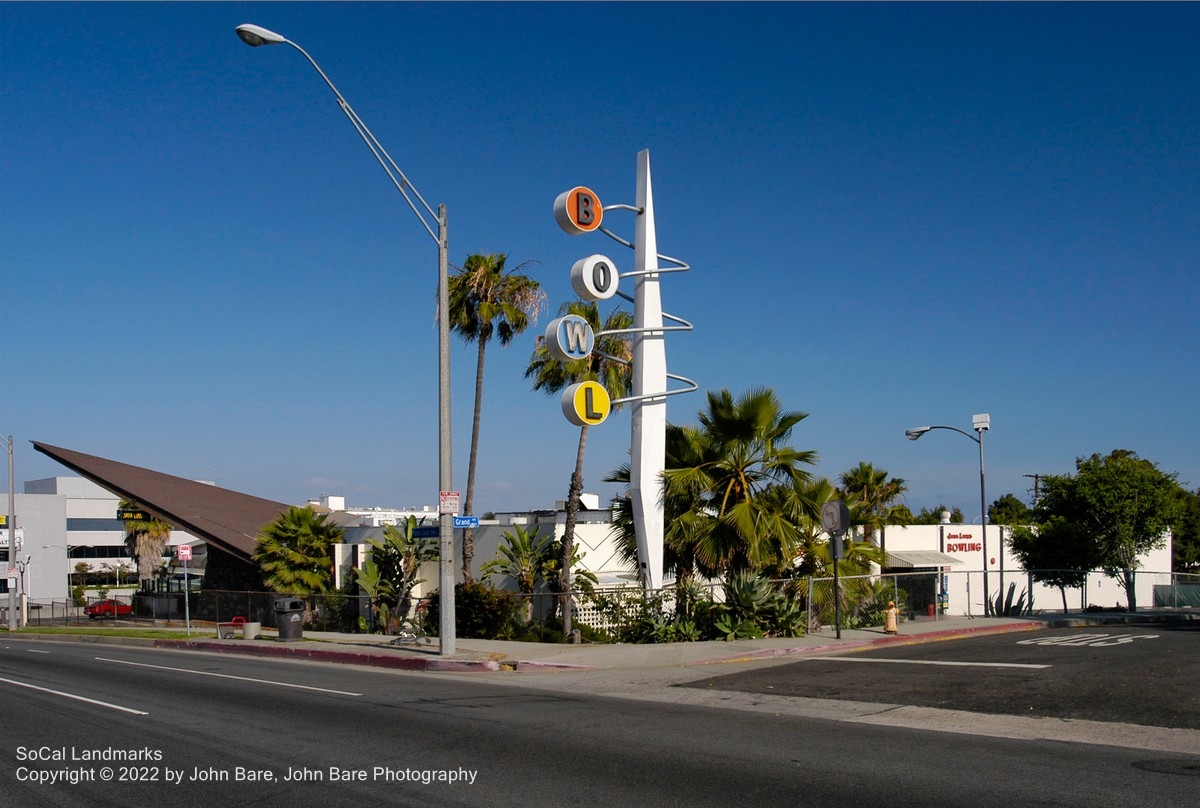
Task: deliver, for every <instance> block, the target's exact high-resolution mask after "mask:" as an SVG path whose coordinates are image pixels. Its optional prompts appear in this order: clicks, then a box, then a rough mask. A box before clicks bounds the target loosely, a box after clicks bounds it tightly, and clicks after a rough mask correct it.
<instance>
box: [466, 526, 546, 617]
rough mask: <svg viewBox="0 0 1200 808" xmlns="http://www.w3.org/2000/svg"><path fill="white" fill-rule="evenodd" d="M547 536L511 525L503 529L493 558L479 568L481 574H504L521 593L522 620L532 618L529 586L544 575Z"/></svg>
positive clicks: (531, 594) (533, 584) (531, 599)
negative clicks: (522, 598)
mask: <svg viewBox="0 0 1200 808" xmlns="http://www.w3.org/2000/svg"><path fill="white" fill-rule="evenodd" d="M551 538H552V537H551V536H549V535H546V536H539V535H538V528H537V527H534V529H533V530H532V531H529V530H526V529H525V528H523V527H521V526H520V525H513V529H512V530H506V531H504V543H503V544H501V545H500V546H499V547H497V548H496V557H495V558H494V559H492V560H491V561H488V562H487V563H485V564H484V565H483V566H482V567H480V568H479V571H480V572H481V573H483V574H484V575H508V576H510V577H511V578H512V579H513V580H515V581H516V582H517V589H518V591H520V593H521V594H522V595H524V596H525V622H526V623H528V622H529V621H530V620H531V619H532V618H533V589H534V587H535V586H537V582H538V581H539V580H541V579H542V578H543V577H545V573H546V562H547V561H548V559H549V555H548V552H547V550H548V548H549V545H550V540H551Z"/></svg>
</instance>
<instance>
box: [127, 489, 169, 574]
mask: <svg viewBox="0 0 1200 808" xmlns="http://www.w3.org/2000/svg"><path fill="white" fill-rule="evenodd" d="M120 510H122V511H141V506H140V505H138V504H137V503H135V502H130V501H129V500H121V503H120ZM142 513H145V512H144V511H142ZM146 515H147V516H148V517H149V514H146ZM170 540H171V526H170V525H169V524H167V523H166V522H164V521H162V520H161V519H155V518H153V517H149V518H146V519H126V520H125V546H126V547H128V548H129V554H130V555H131V556H133V558H134V560H135V561H136V562H137V569H138V582H139V583H141V584H142V585H143V586H144V585H145V582H146V581H153V580H154V576H155V574H156V573H157V572H158V569H159V567H161V566H162V557H163V551H164V550H166V549H167V544H168V543H169V542H170Z"/></svg>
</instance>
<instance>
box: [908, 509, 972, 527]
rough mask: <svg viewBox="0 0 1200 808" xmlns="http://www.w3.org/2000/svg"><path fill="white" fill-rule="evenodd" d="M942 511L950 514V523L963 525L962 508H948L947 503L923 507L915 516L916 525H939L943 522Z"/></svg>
mask: <svg viewBox="0 0 1200 808" xmlns="http://www.w3.org/2000/svg"><path fill="white" fill-rule="evenodd" d="M942 511H945V512H946V513H948V514H950V523H951V524H953V525H961V524H962V523H963V512H962V509H961V508H947V507H946V506H945V505H938V506H937V507H936V508H922V509H921V511H920V512H919V513H918V514H917V515H916V516H914V517H913V521H912V523H913V524H914V525H939V524H941V523H942Z"/></svg>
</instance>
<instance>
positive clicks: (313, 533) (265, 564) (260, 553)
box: [254, 507, 344, 595]
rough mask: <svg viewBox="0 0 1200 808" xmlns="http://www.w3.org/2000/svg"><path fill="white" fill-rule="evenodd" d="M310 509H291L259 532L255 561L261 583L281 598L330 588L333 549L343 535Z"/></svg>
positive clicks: (325, 516)
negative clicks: (280, 595) (260, 572)
mask: <svg viewBox="0 0 1200 808" xmlns="http://www.w3.org/2000/svg"><path fill="white" fill-rule="evenodd" d="M328 516H329V514H324V513H322V514H318V513H316V512H315V511H313V509H312V508H308V507H305V508H297V507H291V508H288V509H287V511H285V512H284V513H281V514H280V515H279V517H278V518H276V519H275V521H273V522H271V523H270V524H268V525H266V526H264V527H263V528H262V530H260V531H259V534H258V539H257V541H256V544H255V551H254V561H255V562H256V563H257V564H258V566H259V568H260V569H261V570H262V576H263V582H264V583H265V584H266V585H267V587H268V588H269V589H271V590H272V591H274V592H278V593H280V594H283V595H312V594H316V593H318V592H325V591H328V590H329V589H330V587H331V586H332V584H333V545H334V544H337V543H338V542H340V541H341V540H342V536H343V533H344V531H343V530H342V529H341V528H340V527H338V526H337V525H333V524H329V523H327V522H326V521H325V520H326V518H327V517H328Z"/></svg>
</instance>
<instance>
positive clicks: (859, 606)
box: [27, 570, 1200, 642]
mask: <svg viewBox="0 0 1200 808" xmlns="http://www.w3.org/2000/svg"><path fill="white" fill-rule="evenodd" d="M1074 574H1075V575H1076V576H1077V577H1078V578H1079V580H1080V582H1081V585H1080V586H1077V587H1067V588H1066V589H1065V590H1060V589H1058V588H1057V587H1055V586H1053V585H1050V584H1047V583H1043V582H1041V581H1039V580H1037V579H1038V578H1045V577H1049V578H1051V579H1054V580H1071V579H1070V577H1069V576H1068V575H1066V574H1065V573H1062V574H1058V575H1051V574H1050V573H1049V572H1048V571H1047V572H1039V573H1027V572H1024V571H1019V570H1017V571H1007V572H1004V573H1001V572H999V571H996V572H991V573H988V579H987V587H986V590H987V600H988V601H990V608H989V605H985V600H984V592H985V586H984V573H983V572H981V571H976V572H911V573H894V574H893V573H889V574H881V575H864V576H842V577H841V578H840V579H839V581H838V586H837V587H836V589H835V586H834V580H833V579H832V578H797V579H787V580H779V581H772V582H770V585H771V587H772V590H773V593H775V594H777V595H778V596H779V597H781V598H783V599H785V600H787V601H789V602H790V603H791V604H792V605H793V606H794V607H795V609H797V610H799V611H801V612H803V619H804V626H805V628H806V630H807V631H809V632H812V633H816V632H821V631H825V630H830V629H832V628H833V627H834V626H835V623H836V619H835V618H836V617H838V616H840V618H841V627H842V628H860V627H871V626H881V625H883V610H884V609H885V608H887V605H888V602H889V601H894V602H895V603H896V606H897V607H898V608H899V610H900V614H901V619H903V620H940V619H943V618H945V617H947V616H971V617H982V616H984V615H987V614H1001V615H1013V616H1015V615H1022V614H1024V615H1032V614H1041V613H1056V612H1061V611H1063V610H1064V602H1065V609H1066V610H1067V611H1088V610H1096V609H1101V608H1103V609H1121V608H1124V605H1125V602H1126V598H1125V591H1124V588H1123V587H1122V586H1121V585H1120V584H1119V582H1117V581H1116V580H1114V579H1112V578H1106V577H1104V576H1103V575H1101V574H1100V573H1094V572H1093V573H1090V574H1087V575H1082V576H1079V574H1078V573H1074ZM1135 581H1136V583H1135V586H1136V587H1137V590H1138V592H1139V594H1138V599H1137V600H1138V606H1139V608H1171V609H1188V608H1200V574H1188V573H1156V572H1147V571H1140V570H1139V571H1137V572H1136V573H1135ZM510 594H512V595H513V596H514V597H517V598H521V597H528V598H529V599H530V601H531V602H530V606H534V605H535V604H536V608H531V609H529V610H525V609H524V608H521V609H520V614H521V615H522V617H521V621H522V622H534V623H546V622H550V621H552V620H553V619H555V618H556V610H555V608H554V606H553V600H554V598H555V597H556V596H554V595H551V594H545V593H539V594H536V595H533V596H519V595H517V593H510ZM726 596H727V591H726V587H725V585H724V584H723V583H720V582H717V583H705V584H689V585H688V586H687V587H685V588H683V589H677V588H676V587H668V588H664V589H661V590H658V591H656V592H651V593H646V592H644V591H643V590H642V589H641V587H639V586H637V585H629V586H624V587H620V588H610V589H598V590H596V591H595V592H593V593H591V594H589V595H583V594H580V593H575V594H574V596H573V598H572V615H573V620H574V622H575V624H577V625H579V626H586V627H587V628H588V629H590V630H591V632H592V636H593V637H595V638H596V639H597V640H608V641H613V642H622V641H635V638H637V637H642V636H644V635H645V631H644V629H645V627H646V626H647V624H651V625H653V624H670V623H673V622H674V623H683V622H686V621H688V620H689V619H691V618H693V617H694V616H695V615H696V614H697V612H698V611H699V610H702V609H703V608H705V607H711V606H721V605H724V604H725V601H726ZM188 597H189V598H190V600H189V602H188V612H189V616H190V619H191V620H192V622H193V624H200V625H204V624H212V625H214V626H215V625H216V624H218V623H228V622H230V621H233V620H234V618H242V619H243V620H245V621H246V622H255V623H260V624H261V625H262V626H263V627H265V628H277V614H276V609H275V601H276V600H277V599H279V598H280V597H281V596H280V595H278V594H275V593H270V592H233V591H215V590H196V591H193V592H191V593H190V594H189V595H188ZM109 599H110V600H117V601H119V602H121V603H124V604H127V605H129V606H130V609H131V611H130V613H128V614H124V613H120V614H113V613H112V612H111V611H107V610H106V611H102V612H101V613H100V614H99V615H96V617H97V619H99V620H102V621H104V622H111V621H112V620H113V619H116V620H120V621H129V622H132V623H143V624H146V623H149V624H152V625H153V624H160V623H164V622H165V623H174V622H179V623H182V622H183V620H184V614H185V610H184V600H183V599H184V593H183V592H169V593H136V594H133V595H132V596H130V594H129V593H127V592H121V593H119V594H116V593H114V595H113V596H110V598H109ZM298 599H299V600H302V601H303V602H304V618H303V619H304V627H305V629H306V630H311V631H331V632H343V633H366V632H380V633H396V631H398V630H399V628H400V626H401V624H402V623H403V622H404V621H405V620H406V619H407V618H411V621H412V622H413V623H417V624H418V625H419V624H421V622H422V621H423V622H425V623H429V624H430V625H427V626H425V628H426V629H428V630H429V632H430V633H431V634H434V633H436V629H437V626H436V620H425V619H424V617H425V615H426V613H427V612H430V613H432V612H435V611H436V607H437V602H436V601H437V598H436V596H434V597H433V598H432V599H428V598H427V599H424V600H418V599H416V598H414V599H413V600H412V602H411V603H410V605H409V610H408V612H407V614H406V615H400V614H383V613H380V612H379V611H377V610H374V609H372V607H371V603H370V599H369V598H367V597H366V596H365V595H357V596H355V595H348V594H346V593H343V592H331V593H325V594H321V595H307V596H300V597H299V598H298ZM98 602H99V599H98V598H89V599H88V601H87V603H85V604H84V605H83V606H80V605H77V604H76V603H75V602H74V601H73V600H39V601H30V602H29V603H28V612H27V614H28V618H27V624H28V625H30V626H53V625H75V624H86V623H88V622H89V620H90V617H89V615H88V613H87V608H86V607H87V606H90V605H94V604H96V603H98ZM121 611H122V612H123V610H121ZM525 615H528V617H526V616H525ZM678 638H679V639H687V638H688V636H687V634H686V633H684V634H683V635H680V636H679V637H678Z"/></svg>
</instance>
